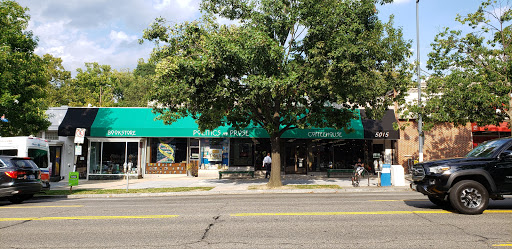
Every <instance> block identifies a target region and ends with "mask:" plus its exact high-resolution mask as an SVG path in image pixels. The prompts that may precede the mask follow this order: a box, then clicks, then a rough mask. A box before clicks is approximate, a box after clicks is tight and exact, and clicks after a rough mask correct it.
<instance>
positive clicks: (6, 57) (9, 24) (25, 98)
mask: <svg viewBox="0 0 512 249" xmlns="http://www.w3.org/2000/svg"><path fill="white" fill-rule="evenodd" d="M27 11H28V9H27V8H23V7H21V6H20V5H19V4H17V3H16V2H14V1H5V0H2V1H0V115H3V114H5V116H6V118H7V119H8V120H9V122H8V123H5V122H2V123H1V124H0V136H16V135H30V134H36V133H37V132H39V131H41V130H44V129H46V128H47V127H48V126H49V125H50V122H49V121H48V120H47V116H46V114H45V111H46V109H47V108H46V106H45V101H44V97H45V96H44V90H43V89H45V88H46V86H47V85H48V81H47V71H46V64H45V62H44V61H43V59H42V58H40V57H39V56H37V55H36V54H34V49H35V48H36V46H37V39H36V38H35V37H34V36H33V35H32V32H31V31H27V30H26V28H27V25H28V21H29V19H30V17H29V15H28V14H27V13H26V12H27Z"/></svg>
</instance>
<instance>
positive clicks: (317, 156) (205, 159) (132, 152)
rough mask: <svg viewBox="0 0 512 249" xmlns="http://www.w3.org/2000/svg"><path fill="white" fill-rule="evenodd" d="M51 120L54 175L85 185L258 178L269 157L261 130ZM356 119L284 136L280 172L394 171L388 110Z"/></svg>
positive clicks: (116, 112)
mask: <svg viewBox="0 0 512 249" xmlns="http://www.w3.org/2000/svg"><path fill="white" fill-rule="evenodd" d="M64 112H65V114H64ZM49 113H53V115H54V116H58V117H60V118H54V119H53V120H51V121H52V123H53V124H52V127H51V128H50V129H49V130H48V131H46V132H45V133H43V134H42V135H43V136H48V137H49V136H52V139H48V138H47V139H48V140H50V142H51V143H52V144H53V147H55V151H56V152H55V154H54V155H53V157H54V158H53V160H54V161H55V162H56V163H55V165H54V166H55V167H56V169H55V171H54V172H58V174H60V177H64V178H67V175H68V174H69V172H71V171H77V172H79V173H80V178H82V179H117V178H121V177H124V175H125V174H127V173H128V174H130V176H131V177H147V176H149V175H171V174H186V169H187V166H189V167H190V166H197V167H198V168H199V169H201V170H218V169H222V168H227V167H240V166H244V167H246V166H249V167H253V168H254V169H255V170H259V169H261V166H262V160H263V157H264V156H265V155H266V153H267V152H270V149H271V148H270V139H269V136H268V134H267V133H266V131H265V130H264V129H262V128H259V127H251V126H250V127H247V128H245V129H243V130H236V129H233V128H232V127H228V126H223V127H218V128H217V129H215V130H207V131H204V132H201V131H200V130H199V129H198V126H197V124H196V123H195V121H194V120H193V119H192V118H188V117H187V118H182V119H180V120H178V121H176V122H174V123H173V124H171V125H165V124H164V123H163V122H162V121H161V120H156V119H155V118H156V116H155V114H153V113H152V112H151V109H150V108H71V107H70V108H65V107H61V108H51V109H50V110H49ZM55 114H58V115H55ZM357 114H358V115H359V116H360V119H358V120H353V121H352V123H351V126H350V127H349V128H351V129H350V130H349V131H345V130H334V129H330V128H314V129H294V130H290V131H287V132H286V133H284V134H283V136H282V145H281V148H282V151H281V159H282V163H281V165H282V170H283V172H284V173H285V174H308V173H312V172H325V171H326V170H327V169H329V168H351V167H353V164H354V163H355V162H356V161H357V159H358V158H361V159H362V160H363V161H364V162H365V163H366V164H367V165H369V166H373V161H374V159H376V158H380V157H382V158H383V159H384V160H385V161H386V162H387V163H395V164H396V163H397V158H398V156H397V154H396V153H397V141H398V139H399V138H400V132H399V131H396V130H394V129H393V123H394V122H396V118H395V114H394V111H393V110H389V111H388V112H387V113H386V114H385V116H384V117H383V118H382V119H381V120H371V119H367V118H366V115H365V112H364V110H357ZM56 127H58V128H56ZM76 128H85V129H86V133H85V139H84V143H83V144H81V145H80V146H76V144H74V137H75V131H76ZM55 135H56V136H55ZM75 162H76V163H75ZM55 174H57V173H55ZM55 177H57V176H55Z"/></svg>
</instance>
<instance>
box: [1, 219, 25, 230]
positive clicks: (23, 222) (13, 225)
mask: <svg viewBox="0 0 512 249" xmlns="http://www.w3.org/2000/svg"><path fill="white" fill-rule="evenodd" d="M31 221H32V220H24V221H22V222H19V223H16V224H12V225H9V226H5V227H0V230H3V229H6V228H11V227H15V226H19V225H23V224H25V223H28V222H31Z"/></svg>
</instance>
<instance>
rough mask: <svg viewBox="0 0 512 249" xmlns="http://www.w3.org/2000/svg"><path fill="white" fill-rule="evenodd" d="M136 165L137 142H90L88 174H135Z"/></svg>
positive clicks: (136, 170) (137, 157)
mask: <svg viewBox="0 0 512 249" xmlns="http://www.w3.org/2000/svg"><path fill="white" fill-rule="evenodd" d="M138 165H139V143H138V142H91V154H90V168H89V174H93V175H95V174H99V175H120V174H126V173H129V174H137V172H138ZM125 166H126V168H125ZM130 166H131V167H130ZM127 171H128V172H127Z"/></svg>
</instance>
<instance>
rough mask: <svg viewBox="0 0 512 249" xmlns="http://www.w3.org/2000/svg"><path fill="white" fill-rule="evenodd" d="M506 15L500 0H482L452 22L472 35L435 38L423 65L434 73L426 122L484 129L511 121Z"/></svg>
mask: <svg viewBox="0 0 512 249" xmlns="http://www.w3.org/2000/svg"><path fill="white" fill-rule="evenodd" d="M510 15H511V12H510V6H506V5H505V4H504V3H503V2H499V3H496V2H493V1H484V2H482V4H481V6H480V8H479V9H478V10H477V11H476V12H475V13H471V14H468V15H467V16H465V17H462V16H457V18H456V20H458V21H459V22H460V23H462V24H466V25H468V26H469V27H471V28H472V30H473V31H472V32H469V33H466V34H463V32H462V31H460V30H450V29H448V28H446V29H445V30H444V31H443V32H441V33H439V34H438V35H437V36H436V39H435V42H434V43H433V44H432V48H433V51H432V52H431V53H430V54H429V60H428V62H427V63H428V64H427V67H428V68H429V69H431V70H434V72H435V73H434V75H433V76H432V77H431V78H429V80H428V85H427V86H428V87H427V89H426V90H427V91H426V93H427V104H426V106H425V107H424V108H423V110H422V111H423V112H424V114H425V115H424V116H423V117H425V118H426V121H427V122H431V123H440V122H453V123H455V124H457V125H465V124H466V123H467V122H476V123H478V124H479V125H487V124H497V123H499V122H502V121H504V120H505V119H506V118H510V115H511V114H512V112H511V111H510V102H511V96H510V93H511V92H512V85H511V84H510V76H511V71H510V66H509V65H510V64H511V61H510V56H511V53H510V43H511V41H512V39H511V38H512V37H511V32H510V29H511V28H510Z"/></svg>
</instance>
